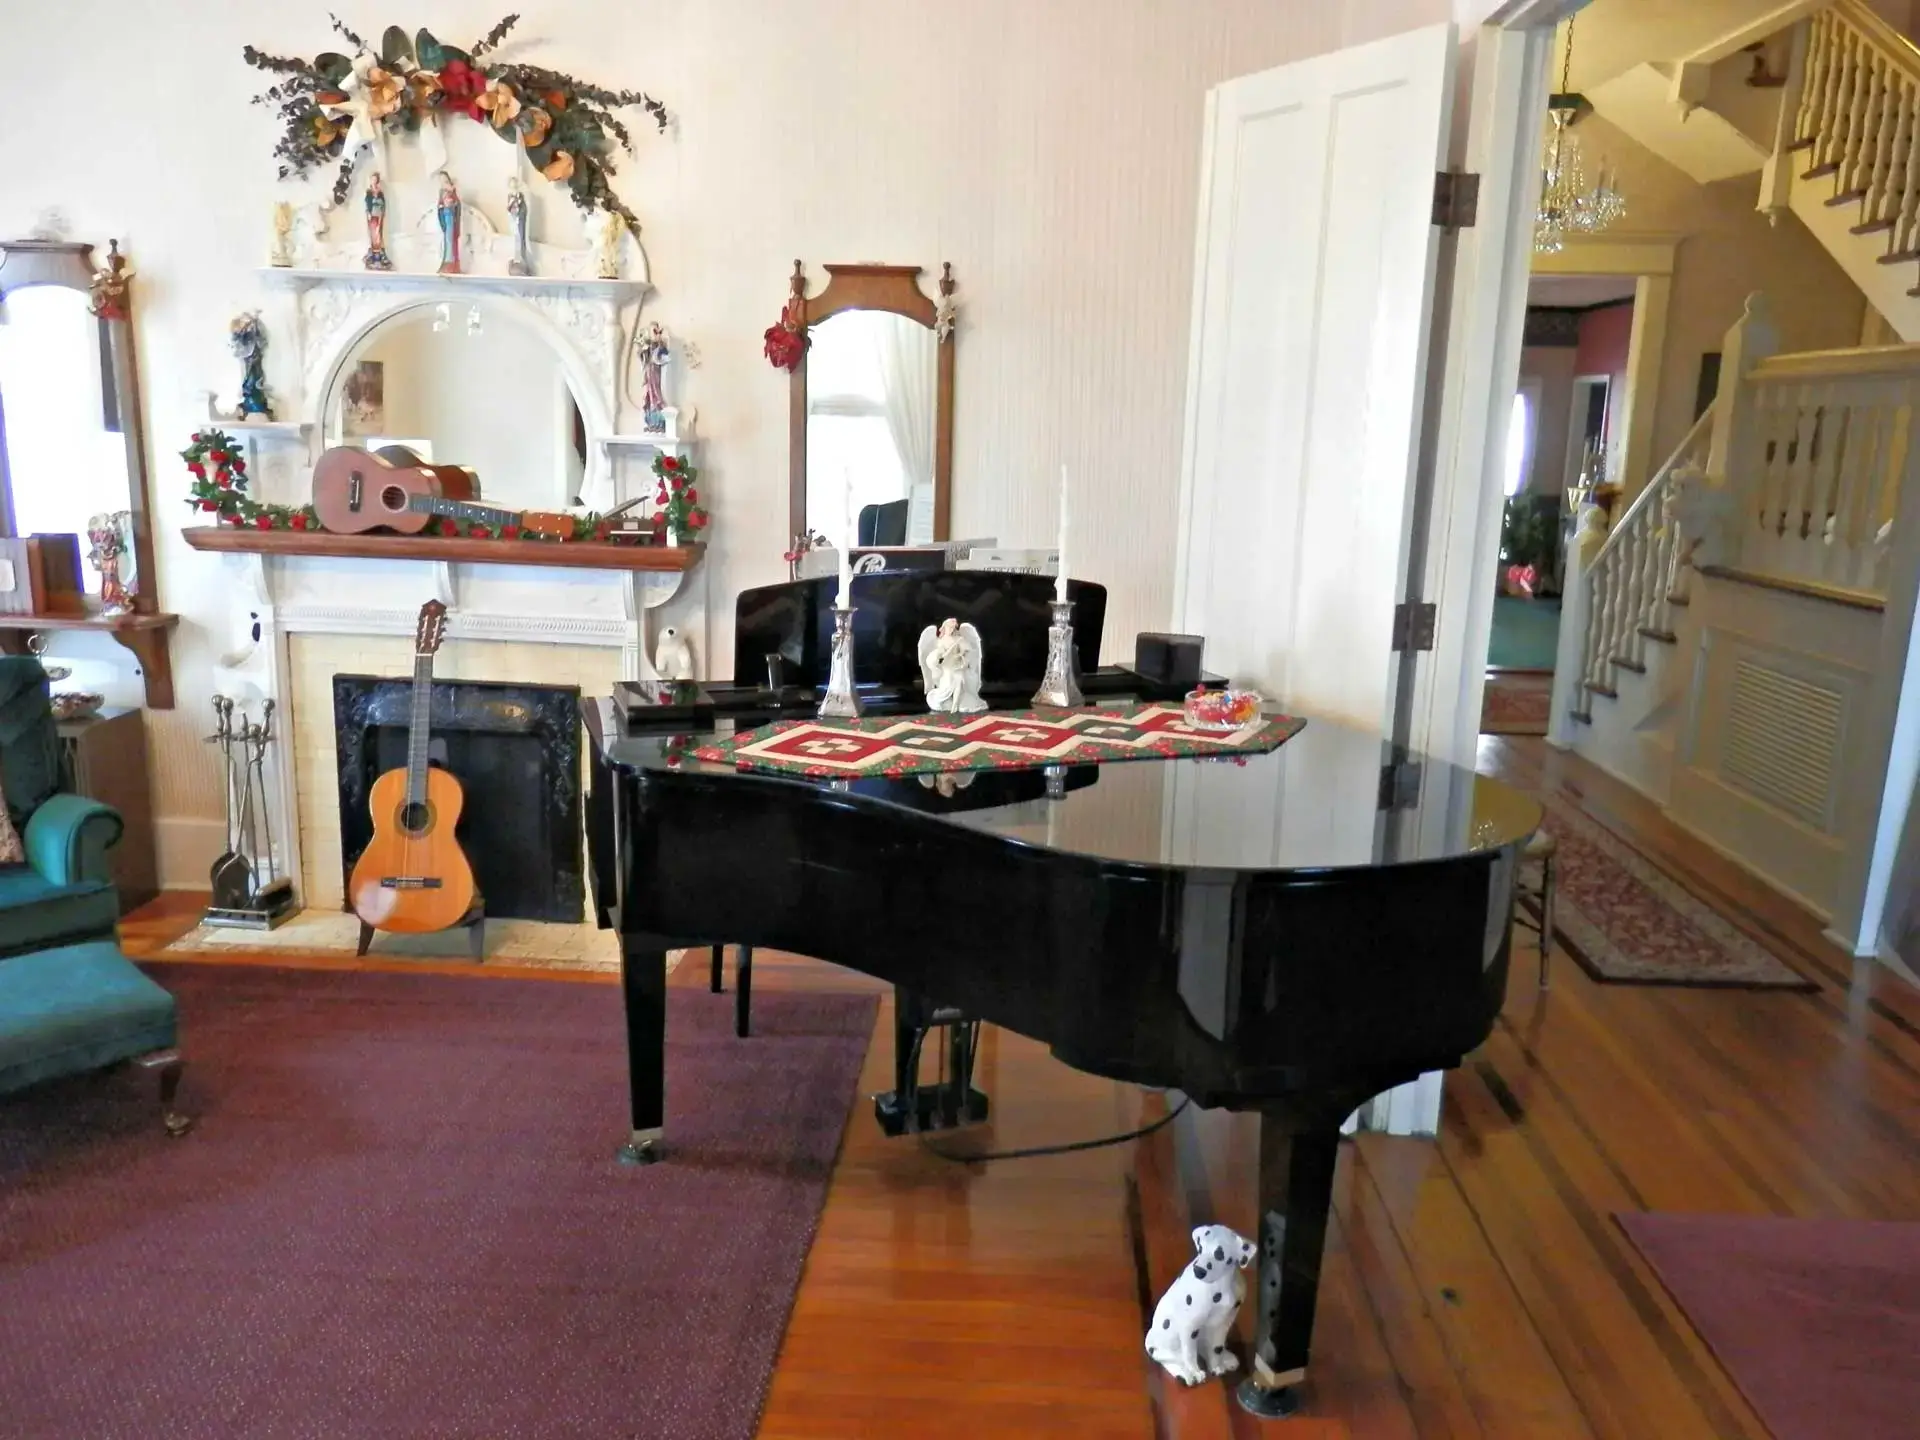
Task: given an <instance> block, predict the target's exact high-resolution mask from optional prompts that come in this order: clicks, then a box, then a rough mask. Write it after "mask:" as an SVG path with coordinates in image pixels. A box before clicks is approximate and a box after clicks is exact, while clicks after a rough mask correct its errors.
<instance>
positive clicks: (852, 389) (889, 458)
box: [787, 260, 954, 545]
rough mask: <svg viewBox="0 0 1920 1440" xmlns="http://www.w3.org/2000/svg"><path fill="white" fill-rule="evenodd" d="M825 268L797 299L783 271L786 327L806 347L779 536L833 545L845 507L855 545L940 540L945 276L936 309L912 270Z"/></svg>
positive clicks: (949, 435)
mask: <svg viewBox="0 0 1920 1440" xmlns="http://www.w3.org/2000/svg"><path fill="white" fill-rule="evenodd" d="M826 270H827V276H828V280H827V285H826V288H825V289H823V290H822V291H821V292H820V293H819V294H818V295H814V296H809V295H808V294H807V276H806V267H805V266H804V265H803V264H802V263H801V262H800V261H798V260H796V261H794V262H793V278H792V281H791V284H790V294H789V299H788V308H787V317H788V320H789V322H790V323H792V324H794V325H797V326H799V327H801V328H802V329H804V331H805V334H806V337H807V344H806V345H805V347H804V348H803V349H802V350H801V352H800V359H799V362H798V363H797V364H796V365H795V366H794V368H793V380H792V398H791V407H790V414H789V429H790V441H789V444H790V454H791V470H790V477H789V484H790V496H791V498H790V503H789V530H790V532H791V533H792V534H795V535H798V534H800V533H801V532H802V531H805V530H813V531H815V532H817V533H819V534H822V535H825V536H826V537H827V538H828V539H829V540H831V541H833V542H834V543H835V544H838V543H839V540H840V534H841V531H842V529H843V528H844V525H845V523H846V519H845V517H846V515H847V513H848V510H849V508H850V509H851V512H852V514H853V516H854V517H855V522H856V525H857V527H858V535H857V539H858V542H859V543H861V544H866V545H924V544H929V543H931V542H934V541H938V540H946V539H949V538H951V536H950V533H949V515H950V511H951V505H952V493H951V491H952V481H953V349H954V301H953V290H954V281H953V267H952V266H951V265H942V266H941V267H940V279H939V282H938V298H937V299H936V298H933V297H929V296H928V295H927V294H926V293H925V291H923V290H922V289H921V288H920V273H921V272H920V268H919V267H918V266H915V265H829V266H827V267H826ZM849 492H850V493H851V506H850V507H849Z"/></svg>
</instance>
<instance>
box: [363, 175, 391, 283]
mask: <svg viewBox="0 0 1920 1440" xmlns="http://www.w3.org/2000/svg"><path fill="white" fill-rule="evenodd" d="M365 203H366V207H367V254H366V258H365V259H364V260H362V261H361V262H360V263H361V264H363V265H364V266H366V268H367V269H369V270H391V269H393V261H392V260H390V259H388V258H387V189H386V186H385V185H384V184H383V183H382V182H381V179H380V172H379V171H378V170H376V171H374V172H373V173H372V174H371V175H369V176H368V177H367V194H366V202H365Z"/></svg>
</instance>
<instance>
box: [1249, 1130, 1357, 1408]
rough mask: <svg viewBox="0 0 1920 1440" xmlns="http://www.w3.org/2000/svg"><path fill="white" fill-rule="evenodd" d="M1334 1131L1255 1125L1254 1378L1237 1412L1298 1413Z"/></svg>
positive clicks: (1329, 1197)
mask: <svg viewBox="0 0 1920 1440" xmlns="http://www.w3.org/2000/svg"><path fill="white" fill-rule="evenodd" d="M1339 1151H1340V1131H1339V1127H1338V1125H1337V1124H1335V1125H1333V1126H1330V1127H1325V1128H1315V1129H1309V1130H1302V1129H1299V1128H1297V1125H1296V1122H1295V1121H1294V1120H1293V1118H1292V1117H1290V1116H1289V1117H1282V1116H1280V1115H1277V1114H1268V1115H1263V1116H1262V1117H1261V1119H1260V1234H1259V1236H1258V1237H1257V1242H1258V1244H1259V1246H1260V1256H1259V1286H1258V1298H1257V1302H1256V1307H1255V1310H1254V1315H1253V1373H1252V1374H1251V1375H1249V1376H1248V1377H1247V1378H1246V1379H1244V1380H1242V1381H1241V1382H1240V1387H1239V1389H1238V1391H1237V1392H1236V1394H1237V1396H1238V1398H1239V1401H1240V1404H1241V1405H1242V1406H1243V1407H1244V1408H1245V1409H1247V1410H1250V1411H1252V1412H1253V1413H1254V1414H1255V1415H1258V1416H1261V1417H1262V1418H1264V1419H1269V1420H1276V1419H1279V1418H1281V1417H1283V1416H1286V1415H1291V1414H1293V1412H1294V1411H1295V1410H1297V1409H1299V1408H1300V1396H1299V1392H1298V1390H1297V1389H1296V1388H1295V1387H1297V1386H1298V1385H1299V1384H1300V1382H1301V1381H1303V1380H1305V1379H1306V1377H1307V1351H1308V1349H1309V1347H1310V1346H1311V1344H1312V1341H1313V1306H1314V1300H1315V1299H1316V1297H1317V1296H1318V1294H1319V1290H1320V1255H1321V1252H1322V1250H1323V1249H1324V1248H1325V1246H1326V1239H1327V1210H1328V1208H1329V1206H1330V1205H1331V1204H1332V1201H1333V1166H1334V1160H1335V1159H1336V1157H1337V1156H1338V1154H1339Z"/></svg>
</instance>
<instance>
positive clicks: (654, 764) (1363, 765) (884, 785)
mask: <svg viewBox="0 0 1920 1440" xmlns="http://www.w3.org/2000/svg"><path fill="white" fill-rule="evenodd" d="M603 703H605V702H603ZM730 728H731V722H723V723H722V724H721V726H720V727H719V730H720V733H723V734H724V733H727V732H728V731H729V730H730ZM601 729H602V734H603V735H606V736H608V737H609V738H608V739H607V740H606V741H605V742H604V744H605V749H606V754H607V758H608V759H609V760H610V761H612V762H613V763H615V764H617V765H623V766H630V767H634V768H637V769H640V770H645V771H656V770H670V771H673V772H676V773H679V774H684V775H687V776H689V777H699V778H700V779H703V780H704V779H707V778H709V777H710V778H712V779H714V780H717V781H719V782H720V783H729V784H730V783H736V782H737V783H739V784H742V785H775V786H798V787H805V788H812V789H814V790H817V791H818V792H820V796H821V798H822V799H823V800H824V801H827V802H828V803H833V802H836V801H841V800H845V801H847V802H850V803H854V804H870V805H876V806H882V807H887V808H890V809H895V810H901V811H912V812H915V813H917V814H921V815H926V816H928V817H930V818H933V819H935V820H937V821H939V822H941V823H945V824H950V825H953V826H956V827H960V828H963V829H966V830H973V831H978V832H981V833H983V834H989V835H995V836H998V837H1000V838H1003V839H1006V840H1010V841H1014V842H1017V843H1020V844H1025V845H1032V846H1035V847H1039V848H1043V849H1047V850H1051V851H1055V852H1058V853H1061V854H1069V855H1081V856H1085V857H1087V858H1089V859H1093V860H1098V861H1105V862H1113V863H1120V864H1141V865H1153V866H1177V867H1181V868H1190V869H1220V870H1295V871H1298V870H1314V869H1348V868H1360V867H1370V866H1382V865H1403V864H1413V863H1416V862H1420V861H1437V860H1450V859H1456V858H1459V857H1461V856H1464V855H1468V854H1472V853H1474V852H1477V851H1483V850H1489V849H1494V848H1498V847H1501V846H1506V845H1511V844H1515V843H1518V842H1520V841H1523V840H1525V839H1526V837H1527V836H1529V835H1530V834H1532V833H1533V831H1534V830H1535V829H1537V828H1538V827H1539V825H1540V820H1541V814H1540V807H1539V806H1538V805H1537V804H1536V803H1535V802H1534V801H1533V800H1531V799H1529V798H1528V797H1527V796H1525V795H1523V794H1521V793H1520V792H1519V791H1516V790H1513V789H1510V788H1509V787H1507V786H1505V785H1502V784H1500V783H1498V782H1497V781H1493V780H1489V779H1487V778H1486V777H1484V776H1480V775H1476V774H1475V773H1474V772H1473V771H1471V770H1467V769H1464V768H1462V767H1460V766H1457V765H1451V764H1448V763H1446V762H1444V761H1438V760H1431V759H1425V758H1422V757H1420V756H1413V757H1411V764H1413V765H1415V766H1417V767H1418V771H1417V783H1407V781H1406V779H1405V777H1407V776H1409V775H1410V774H1412V773H1414V772H1410V771H1407V770H1396V769H1395V768H1394V767H1391V766H1389V764H1388V762H1389V760H1390V759H1391V756H1390V752H1389V751H1388V750H1387V748H1386V747H1385V746H1383V745H1382V743H1381V741H1380V738H1379V737H1378V735H1375V734H1371V733H1367V732H1362V731H1359V730H1354V729H1350V728H1348V727H1346V726H1343V725H1339V724H1337V723H1335V722H1333V721H1329V720H1309V721H1308V722H1307V726H1306V728H1305V729H1304V730H1302V731H1301V732H1300V733H1299V734H1298V735H1295V736H1294V737H1293V738H1292V739H1291V740H1289V741H1287V743H1286V744H1284V745H1282V746H1281V747H1280V748H1279V749H1278V750H1274V751H1271V752H1269V753H1268V754H1265V755H1249V756H1235V757H1232V758H1230V759H1206V760H1133V761H1125V762H1120V763H1116V764H1110V765H1077V766H1072V767H1069V768H1068V770H1067V772H1066V775H1065V777H1064V778H1065V786H1064V790H1065V793H1064V794H1063V795H1061V796H1060V797H1059V798H1056V799H1048V798H1047V796H1046V776H1045V773H1044V772H1043V771H1041V770H1022V771H1013V772H1003V771H976V772H972V773H971V776H969V775H968V774H966V773H961V774H948V775H940V776H934V775H927V776H909V777H905V778H902V779H895V780H889V779H882V778H875V779H858V780H852V781H849V782H845V785H846V788H845V789H844V790H835V789H834V788H833V785H832V783H831V782H829V781H827V780H808V779H804V778H801V777H797V776H785V775H768V774H761V773H751V772H742V771H736V770H734V769H732V768H730V767H728V766H724V765H711V764H705V763H703V762H699V761H681V760H673V759H671V758H670V757H669V756H668V754H667V752H666V750H665V745H666V743H667V742H666V740H665V739H664V738H662V737H632V738H627V737H620V736H618V735H617V729H618V727H617V726H616V725H615V724H614V723H613V721H612V719H611V718H610V717H606V716H605V715H604V713H603V722H602V727H601ZM1240 762H1244V763H1240ZM1383 772H1386V773H1385V775H1384V777H1383ZM1396 776H1397V777H1400V779H1399V783H1395V777H1396ZM969 778H971V780H972V783H971V784H966V783H965V782H966V781H967V780H968V779H969ZM942 781H945V782H949V785H950V787H951V793H950V794H946V793H942V786H941V782H942ZM1383 801H1384V802H1385V804H1384V806H1383Z"/></svg>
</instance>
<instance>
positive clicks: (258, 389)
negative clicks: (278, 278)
mask: <svg viewBox="0 0 1920 1440" xmlns="http://www.w3.org/2000/svg"><path fill="white" fill-rule="evenodd" d="M229 337H230V339H231V341H232V344H233V353H234V354H235V355H237V356H239V357H240V366H241V369H240V408H239V410H237V411H236V412H235V414H234V418H235V419H236V420H244V419H246V418H247V417H248V416H249V415H264V416H265V417H266V418H267V419H269V420H271V419H272V418H273V406H272V404H271V403H270V402H269V401H268V399H267V372H266V366H265V363H264V361H265V357H266V353H267V332H266V331H265V330H264V329H262V328H261V325H260V313H259V312H258V311H257V310H249V311H247V313H246V314H244V315H236V316H234V317H233V324H232V326H231V327H230V329H229Z"/></svg>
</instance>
